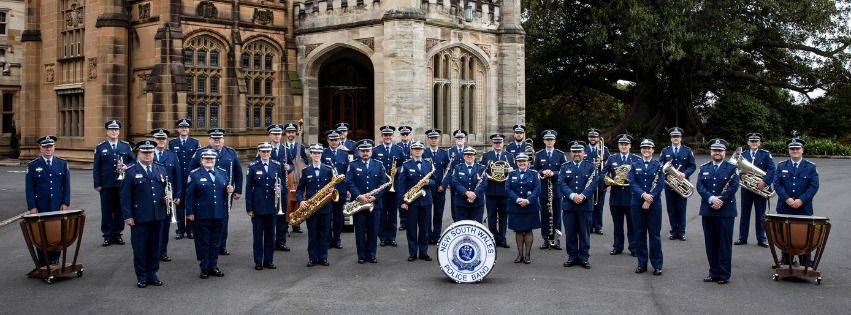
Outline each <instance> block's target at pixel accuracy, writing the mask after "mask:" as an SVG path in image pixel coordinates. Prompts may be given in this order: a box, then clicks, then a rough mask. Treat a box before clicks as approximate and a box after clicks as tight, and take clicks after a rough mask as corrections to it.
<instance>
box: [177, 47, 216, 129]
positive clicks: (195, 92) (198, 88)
mask: <svg viewBox="0 0 851 315" xmlns="http://www.w3.org/2000/svg"><path fill="white" fill-rule="evenodd" d="M183 45H184V47H183V64H184V66H185V68H186V76H187V77H189V78H191V80H192V81H191V82H192V84H190V88H189V89H190V90H189V91H188V93H187V95H186V98H187V99H186V111H187V113H186V116H187V117H191V118H193V128H194V129H197V130H206V129H208V128H211V127H221V126H220V123H221V121H222V119H221V114H222V112H225V111H224V110H222V108H221V104H222V95H221V91H222V86H221V83H222V81H223V78H224V77H223V76H224V75H225V72H224V71H223V68H222V66H223V65H224V64H222V60H221V56H222V54H223V52H225V46H224V44H223V43H222V42H221V41H219V40H218V39H216V38H214V37H212V36H210V35H205V34H202V35H198V36H194V37H190V38H188V39H187V40H186V41H184V43H183ZM207 65H209V67H207Z"/></svg>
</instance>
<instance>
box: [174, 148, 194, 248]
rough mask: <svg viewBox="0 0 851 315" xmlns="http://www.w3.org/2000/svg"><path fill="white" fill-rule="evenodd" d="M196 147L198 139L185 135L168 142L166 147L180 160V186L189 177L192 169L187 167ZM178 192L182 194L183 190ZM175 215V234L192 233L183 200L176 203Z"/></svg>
mask: <svg viewBox="0 0 851 315" xmlns="http://www.w3.org/2000/svg"><path fill="white" fill-rule="evenodd" d="M198 147H199V146H198V139H195V138H192V137H186V139H181V138H180V137H177V138H174V139H171V141H169V142H168V148H169V149H170V150H171V151H172V152H174V153H175V154H176V155H177V160H178V162H180V174H181V176H182V177H180V178H179V182H180V183H181V187H182V186H183V185H182V184H183V183H186V178H188V177H189V171H191V170H192V169H190V168H189V163H191V162H192V156H193V155H194V154H195V151H196V150H198ZM184 188H185V187H184ZM180 193H181V195H182V194H183V190H181V192H180ZM176 215H177V229H176V230H175V233H176V234H177V235H183V234H186V233H188V234H192V222H189V221H186V205H185V204H184V203H183V202H181V203H180V204H178V205H177V213H176Z"/></svg>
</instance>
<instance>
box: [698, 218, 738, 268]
mask: <svg viewBox="0 0 851 315" xmlns="http://www.w3.org/2000/svg"><path fill="white" fill-rule="evenodd" d="M702 221H703V239H704V243H705V246H706V259H707V260H708V261H709V277H712V278H713V279H716V280H730V273H731V265H732V262H733V224H734V223H735V222H736V218H732V217H710V216H704V217H703V220H702Z"/></svg>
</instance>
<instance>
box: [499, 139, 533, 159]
mask: <svg viewBox="0 0 851 315" xmlns="http://www.w3.org/2000/svg"><path fill="white" fill-rule="evenodd" d="M530 146H531V145H530V144H528V143H526V141H523V142H517V141H512V142H511V143H509V144H508V145H506V146H505V151H508V152H509V153H511V154H514V155H515V156H516V155H517V154H520V153H523V152H526V148H527V147H530Z"/></svg>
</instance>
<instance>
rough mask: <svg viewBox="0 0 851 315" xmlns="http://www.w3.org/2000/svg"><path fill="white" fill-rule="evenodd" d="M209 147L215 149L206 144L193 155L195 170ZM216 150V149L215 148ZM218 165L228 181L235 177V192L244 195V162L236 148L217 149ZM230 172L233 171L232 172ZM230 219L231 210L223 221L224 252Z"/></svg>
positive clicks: (192, 165)
mask: <svg viewBox="0 0 851 315" xmlns="http://www.w3.org/2000/svg"><path fill="white" fill-rule="evenodd" d="M207 149H213V147H212V146H209V145H208V146H206V147H203V148H200V149H198V150H197V151H195V155H194V156H193V157H192V162H191V163H190V165H189V167H190V168H192V169H193V170H194V169H195V168H197V167H201V152H203V151H204V150H207ZM213 150H215V149H213ZM216 154H217V155H216V167H218V168H221V169H223V170H225V173H226V175H227V176H226V177H227V178H226V180H227V181H228V182H230V181H231V178H233V186H234V187H233V189H234V190H233V193H234V194H240V195H242V180H243V178H244V177H243V175H242V163H240V162H239V155H237V154H236V150H234V149H233V148H231V147H227V146H225V147H222V149H221V150H217V151H216ZM230 172H233V174H231V173H230ZM225 208H227V201H226V202H225ZM229 219H230V212H228V217H226V218H225V220H223V221H221V223H222V239H221V251H222V252H224V251H225V250H226V249H227V241H228V220H229Z"/></svg>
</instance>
